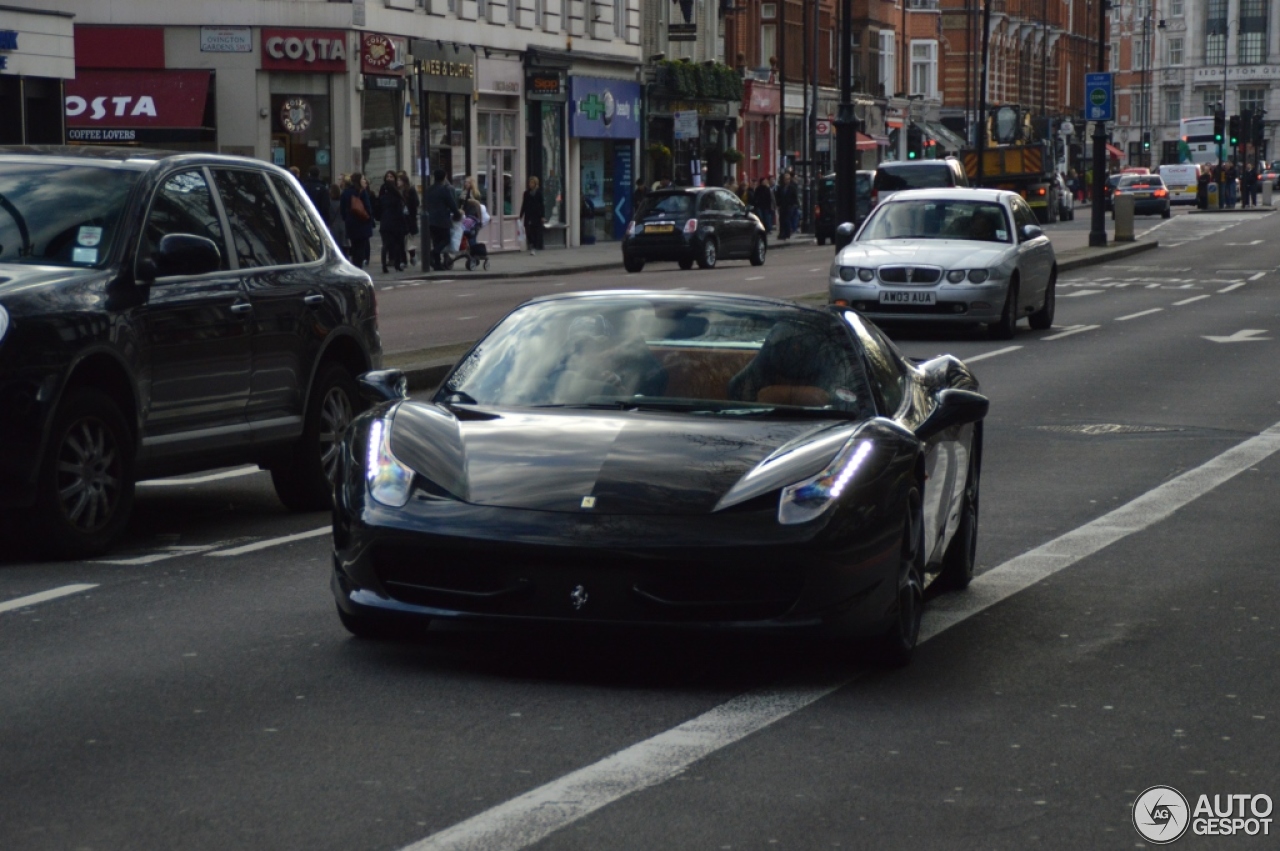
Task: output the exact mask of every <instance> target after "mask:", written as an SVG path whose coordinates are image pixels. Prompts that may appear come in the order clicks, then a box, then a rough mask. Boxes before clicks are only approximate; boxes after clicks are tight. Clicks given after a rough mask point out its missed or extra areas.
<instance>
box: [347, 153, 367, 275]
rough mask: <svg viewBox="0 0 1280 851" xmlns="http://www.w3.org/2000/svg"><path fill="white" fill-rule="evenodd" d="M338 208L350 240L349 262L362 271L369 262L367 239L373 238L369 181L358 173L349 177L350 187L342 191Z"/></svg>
mask: <svg viewBox="0 0 1280 851" xmlns="http://www.w3.org/2000/svg"><path fill="white" fill-rule="evenodd" d="M339 206H340V208H341V212H342V221H343V223H345V224H346V226H347V239H349V240H351V262H352V263H354V264H356V266H358V267H360V268H361V269H363V268H364V267H365V265H366V264H367V263H368V262H369V239H370V238H371V237H372V236H373V199H372V198H371V197H369V181H367V180H365V179H364V175H363V174H361V173H360V172H358V171H357V172H354V173H353V174H352V175H351V185H350V186H348V187H347V188H346V189H344V190H342V198H341V199H340V203H339Z"/></svg>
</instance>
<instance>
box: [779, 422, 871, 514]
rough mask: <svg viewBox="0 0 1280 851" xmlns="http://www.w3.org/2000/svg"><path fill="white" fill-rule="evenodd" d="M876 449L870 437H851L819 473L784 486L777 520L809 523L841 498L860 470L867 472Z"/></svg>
mask: <svg viewBox="0 0 1280 851" xmlns="http://www.w3.org/2000/svg"><path fill="white" fill-rule="evenodd" d="M874 449H875V444H874V443H873V442H872V441H870V440H851V441H850V442H849V443H847V444H845V445H844V447H843V448H842V449H841V450H840V451H839V452H838V453H837V454H836V457H835V458H834V459H832V461H831V463H830V464H828V465H827V467H826V469H825V470H823V471H822V472H821V473H819V474H818V475H816V476H814V477H812V478H810V479H805V480H804V481H803V482H796V483H795V484H794V485H791V486H789V487H785V488H783V489H782V497H781V499H779V501H778V522H779V523H784V524H788V525H790V524H793V523H807V522H809V521H810V520H813V519H814V518H816V517H818V516H819V515H821V514H822V513H823V512H824V511H826V510H827V509H828V508H829V507H830V506H831V505H833V504H835V502H836V501H837V500H838V499H839V498H840V495H841V494H843V493H844V492H845V490H847V489H848V488H849V486H850V484H851V483H852V482H853V481H854V479H855V477H857V476H858V474H859V473H860V472H863V473H864V474H865V470H866V468H867V467H868V466H869V459H870V458H871V456H872V454H873V452H874Z"/></svg>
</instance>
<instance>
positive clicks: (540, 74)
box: [524, 71, 565, 101]
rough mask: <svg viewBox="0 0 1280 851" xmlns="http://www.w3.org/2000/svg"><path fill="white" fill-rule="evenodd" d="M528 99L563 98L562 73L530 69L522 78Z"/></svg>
mask: <svg viewBox="0 0 1280 851" xmlns="http://www.w3.org/2000/svg"><path fill="white" fill-rule="evenodd" d="M524 90H525V97H527V98H528V99H529V100H560V101H562V100H564V98H565V87H564V74H563V73H561V72H560V71H532V72H530V73H529V74H528V76H526V77H525V80H524Z"/></svg>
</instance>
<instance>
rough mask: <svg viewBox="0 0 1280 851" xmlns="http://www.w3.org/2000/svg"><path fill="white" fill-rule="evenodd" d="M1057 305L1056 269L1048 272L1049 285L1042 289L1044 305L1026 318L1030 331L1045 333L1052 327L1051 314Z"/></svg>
mask: <svg viewBox="0 0 1280 851" xmlns="http://www.w3.org/2000/svg"><path fill="white" fill-rule="evenodd" d="M1057 304H1058V268H1057V267H1056V266H1055V267H1054V268H1052V269H1050V270H1049V283H1048V284H1046V285H1045V288H1044V305H1043V306H1042V307H1041V308H1040V309H1039V310H1037V311H1036V312H1035V313H1033V314H1031V315H1030V316H1029V317H1027V321H1028V322H1030V323H1031V327H1032V329H1034V330H1036V331H1045V330H1047V329H1049V328H1052V327H1053V313H1054V309H1055V308H1056V307H1057Z"/></svg>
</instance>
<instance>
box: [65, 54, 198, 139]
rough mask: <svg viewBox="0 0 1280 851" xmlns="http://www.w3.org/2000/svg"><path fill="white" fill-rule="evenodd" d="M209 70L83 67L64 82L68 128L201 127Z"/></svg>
mask: <svg viewBox="0 0 1280 851" xmlns="http://www.w3.org/2000/svg"><path fill="white" fill-rule="evenodd" d="M211 73H212V72H210V71H87V70H85V69H83V68H82V69H80V70H78V71H77V72H76V78H75V79H74V80H67V82H66V87H65V91H66V112H67V127H68V128H122V127H128V128H135V129H154V128H200V127H203V126H204V112H205V103H206V101H207V99H208V97H209V80H210V76H211Z"/></svg>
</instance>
